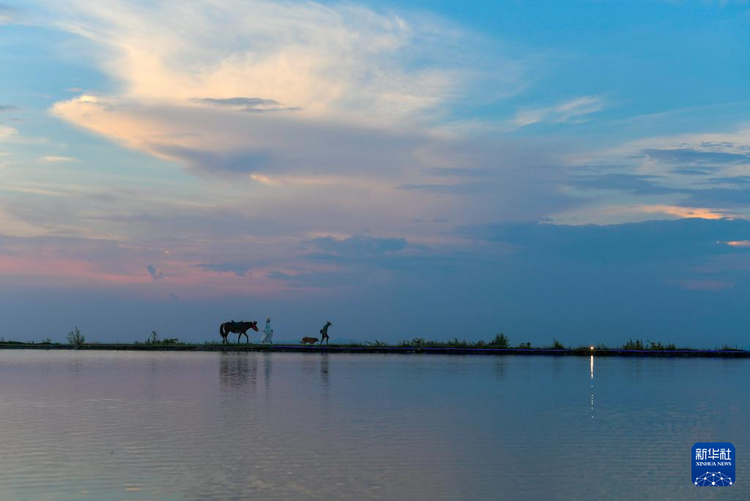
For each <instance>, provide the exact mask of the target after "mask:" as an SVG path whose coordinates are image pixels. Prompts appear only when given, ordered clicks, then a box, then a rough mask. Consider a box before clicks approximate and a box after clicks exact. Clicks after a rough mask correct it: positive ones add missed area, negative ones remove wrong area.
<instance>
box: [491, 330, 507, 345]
mask: <svg viewBox="0 0 750 501" xmlns="http://www.w3.org/2000/svg"><path fill="white" fill-rule="evenodd" d="M490 345H491V346H492V347H494V348H510V339H508V336H506V335H505V334H504V333H502V332H498V333H497V334H495V339H493V340H492V341H490Z"/></svg>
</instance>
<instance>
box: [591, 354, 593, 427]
mask: <svg viewBox="0 0 750 501" xmlns="http://www.w3.org/2000/svg"><path fill="white" fill-rule="evenodd" d="M591 419H594V355H591Z"/></svg>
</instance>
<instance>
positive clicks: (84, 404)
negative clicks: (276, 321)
mask: <svg viewBox="0 0 750 501" xmlns="http://www.w3.org/2000/svg"><path fill="white" fill-rule="evenodd" d="M748 383H750V360H730V359H725V360H721V359H635V358H604V357H602V358H597V359H595V360H593V362H592V360H590V359H589V358H584V357H537V356H529V357H521V356H516V357H512V356H506V357H490V356H419V355H346V354H341V355H326V354H312V353H311V354H292V353H289V354H285V353H273V354H270V353H169V352H164V353H137V352H86V351H80V352H65V351H2V352H0V499H2V500H3V501H6V500H29V501H42V500H84V499H91V500H97V501H98V500H247V499H258V500H276V499H278V500H297V499H299V500H316V499H320V500H365V499H389V500H401V499H403V500H438V499H461V500H474V499H476V500H484V499H487V500H496V499H576V500H577V499H750V422H749V421H750V403H748V396H747V395H748ZM700 441H728V442H733V443H734V445H735V446H736V447H737V457H738V461H739V462H738V464H737V473H736V476H737V483H736V484H735V485H734V486H732V487H725V488H708V487H695V486H693V485H692V484H691V478H690V477H691V474H690V460H691V457H690V456H691V446H692V445H693V443H695V442H700ZM746 458H747V459H746Z"/></svg>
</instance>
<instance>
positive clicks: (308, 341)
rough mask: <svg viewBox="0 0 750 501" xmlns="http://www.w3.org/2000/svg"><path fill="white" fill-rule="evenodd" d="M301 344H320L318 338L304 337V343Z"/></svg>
mask: <svg viewBox="0 0 750 501" xmlns="http://www.w3.org/2000/svg"><path fill="white" fill-rule="evenodd" d="M300 342H301V343H302V344H303V345H305V344H309V345H314V344H315V343H317V342H318V338H316V337H303V338H302V341H300Z"/></svg>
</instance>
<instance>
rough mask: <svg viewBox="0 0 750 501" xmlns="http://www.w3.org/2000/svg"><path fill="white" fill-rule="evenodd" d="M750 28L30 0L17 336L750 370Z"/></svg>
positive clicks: (598, 5)
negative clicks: (646, 359)
mask: <svg viewBox="0 0 750 501" xmlns="http://www.w3.org/2000/svg"><path fill="white" fill-rule="evenodd" d="M748 24H750V3H748V2H744V1H708V0H707V1H687V0H686V1H681V2H680V1H663V2H662V1H649V2H647V1H638V2H614V1H570V2H517V1H506V2H479V1H469V2H461V3H460V4H459V3H456V2H424V1H413V2H398V3H385V2H364V3H357V2H347V3H341V2H321V3H311V2H295V1H289V2H266V1H255V0H252V1H239V0H229V1H222V2H212V1H203V2H184V1H182V2H177V1H171V0H168V1H164V2H148V1H125V0H104V1H98V2H89V1H83V0H74V1H71V2H66V3H65V5H64V6H63V5H61V4H60V3H59V2H53V1H48V0H34V1H28V2H12V1H9V0H2V1H0V277H2V280H0V297H1V298H2V299H3V303H2V304H3V305H4V312H3V318H4V320H5V321H4V327H3V331H2V332H0V336H4V337H5V338H16V339H39V340H41V339H44V338H46V337H48V336H49V337H52V338H53V339H56V340H62V339H63V338H64V335H65V333H66V332H67V331H68V330H69V329H70V328H72V327H73V326H74V325H78V326H79V327H80V328H81V329H82V331H83V332H84V333H87V334H88V335H89V338H90V339H94V340H99V341H107V340H122V341H131V340H137V339H141V338H145V337H146V336H147V335H148V333H149V332H150V331H151V330H152V329H153V330H157V331H159V332H160V333H163V334H164V335H165V336H178V337H181V338H182V339H185V340H196V341H197V340H208V339H213V338H214V337H218V336H217V334H216V333H215V332H214V331H215V330H216V329H217V325H218V324H219V323H220V322H222V321H225V320H228V319H230V318H231V319H240V318H245V319H259V320H262V319H265V317H266V316H271V317H272V318H273V320H274V323H275V328H276V332H277V337H279V338H281V339H296V338H298V337H301V336H302V335H308V334H315V333H316V332H317V330H318V329H319V328H320V325H322V323H324V322H325V321H326V320H329V319H330V320H331V321H333V323H334V328H332V331H331V333H332V334H333V335H335V336H338V337H340V338H346V339H358V340H372V339H380V340H390V341H395V340H400V339H410V338H413V337H427V338H434V339H446V338H452V337H459V338H464V339H470V340H476V339H489V338H491V337H493V336H494V334H495V333H496V332H498V331H501V330H502V331H505V332H506V333H507V334H508V335H509V336H510V337H511V340H512V341H513V342H522V341H531V342H532V343H534V344H545V343H550V342H551V340H552V338H553V337H555V338H558V339H561V340H562V341H563V342H566V343H568V344H589V343H598V342H603V343H609V344H620V343H622V342H624V341H625V340H627V339H628V338H631V337H641V338H647V339H654V340H662V341H671V342H675V343H677V344H689V345H694V346H715V345H723V344H732V345H739V346H744V347H750V345H749V344H748V340H747V336H746V334H745V326H746V325H748V321H750V315H748V313H747V311H748V310H747V308H745V301H746V298H747V297H748V294H747V292H748V291H747V288H748V285H750V282H749V281H748V271H750V254H748V253H749V252H750V226H748V223H747V219H748V216H749V215H750V210H749V208H750V124H749V123H748V122H749V121H748V116H749V113H750V91H748V88H747V81H748V77H749V76H750V75H749V73H750V70H749V69H748V66H747V65H746V64H743V59H742V55H743V54H744V53H745V52H746V50H747V48H748V45H749V44H750V39H749V38H750V31H749V30H748V29H747V28H748ZM31 319H33V321H32V322H30V320H31ZM30 323H31V325H32V327H29V325H30ZM318 324H320V325H318Z"/></svg>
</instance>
